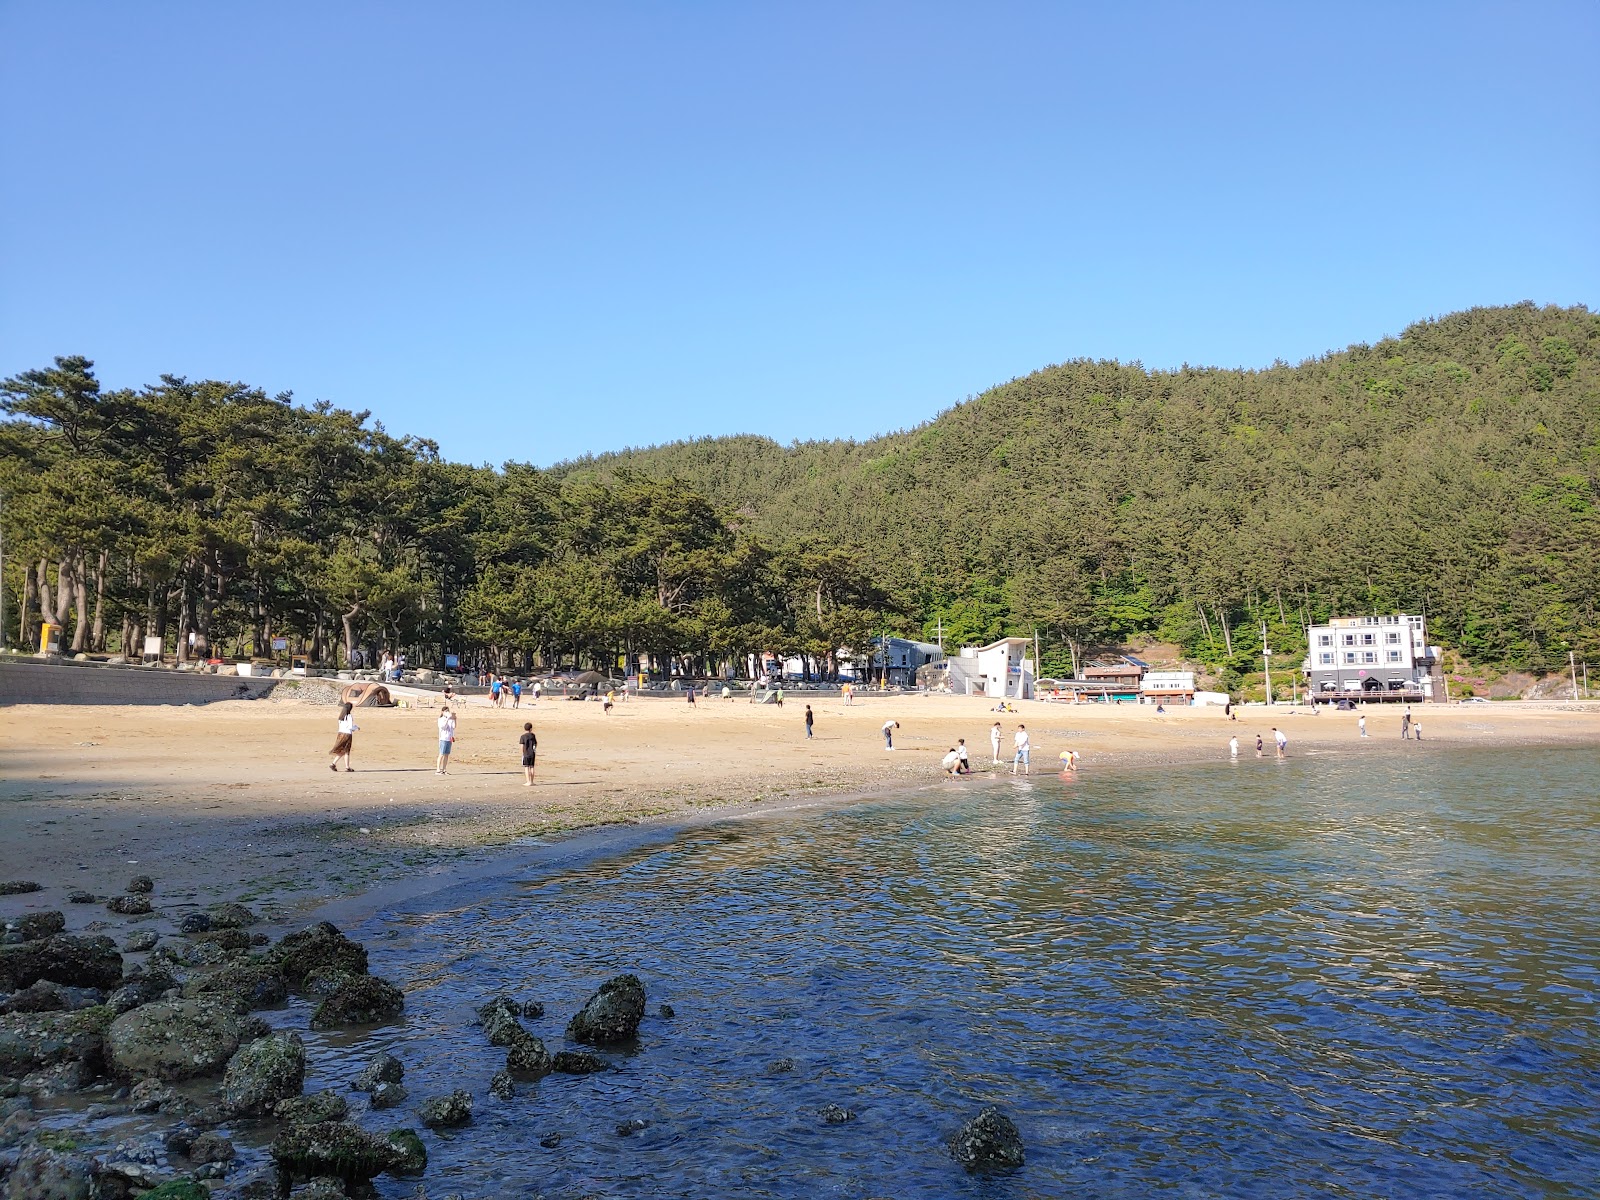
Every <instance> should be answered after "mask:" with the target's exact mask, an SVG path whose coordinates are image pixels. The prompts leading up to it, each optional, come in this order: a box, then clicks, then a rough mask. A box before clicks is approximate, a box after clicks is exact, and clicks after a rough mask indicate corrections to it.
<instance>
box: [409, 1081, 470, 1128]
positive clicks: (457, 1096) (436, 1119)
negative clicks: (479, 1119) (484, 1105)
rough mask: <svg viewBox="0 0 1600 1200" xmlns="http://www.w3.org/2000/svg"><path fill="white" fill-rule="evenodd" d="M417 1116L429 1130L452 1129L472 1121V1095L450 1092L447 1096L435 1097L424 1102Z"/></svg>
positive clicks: (418, 1109)
mask: <svg viewBox="0 0 1600 1200" xmlns="http://www.w3.org/2000/svg"><path fill="white" fill-rule="evenodd" d="M417 1115H418V1116H419V1117H421V1118H422V1123H423V1124H424V1125H426V1126H427V1127H428V1128H429V1129H454V1128H456V1127H457V1126H459V1125H465V1124H467V1123H468V1122H470V1121H471V1120H472V1093H471V1092H463V1091H459V1090H458V1091H454V1092H451V1093H450V1094H449V1095H448V1096H435V1097H434V1098H433V1099H431V1100H424V1101H423V1102H422V1103H421V1105H419V1106H418V1108H417Z"/></svg>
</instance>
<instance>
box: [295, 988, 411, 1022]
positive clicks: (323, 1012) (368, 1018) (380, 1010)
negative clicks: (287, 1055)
mask: <svg viewBox="0 0 1600 1200" xmlns="http://www.w3.org/2000/svg"><path fill="white" fill-rule="evenodd" d="M405 1006H406V997H405V993H404V992H402V991H401V990H400V989H399V988H397V987H395V985H394V984H392V983H390V982H389V981H388V980H387V979H379V978H378V977H377V976H376V975H346V976H345V977H344V978H343V979H342V980H340V982H339V983H338V985H337V986H336V987H335V988H334V990H333V992H332V994H331V995H329V996H328V998H327V999H325V1000H324V1001H323V1002H322V1003H321V1004H319V1005H317V1007H316V1011H314V1012H313V1013H312V1014H311V1028H313V1029H335V1028H337V1027H338V1026H340V1025H376V1024H377V1023H378V1022H380V1021H392V1020H394V1018H396V1017H398V1016H399V1015H400V1013H401V1011H402V1010H403V1009H404V1008H405Z"/></svg>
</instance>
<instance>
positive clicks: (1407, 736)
mask: <svg viewBox="0 0 1600 1200" xmlns="http://www.w3.org/2000/svg"><path fill="white" fill-rule="evenodd" d="M1400 740H1401V741H1403V742H1409V741H1410V740H1411V710H1410V709H1409V708H1408V709H1406V711H1405V714H1404V715H1403V716H1402V717H1401V718H1400Z"/></svg>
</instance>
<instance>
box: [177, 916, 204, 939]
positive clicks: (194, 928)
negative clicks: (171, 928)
mask: <svg viewBox="0 0 1600 1200" xmlns="http://www.w3.org/2000/svg"><path fill="white" fill-rule="evenodd" d="M210 928H211V918H210V917H208V916H207V915H206V914H205V913H202V912H192V913H184V914H183V916H182V917H181V918H180V919H179V921H178V932H179V933H181V934H184V935H185V936H188V935H189V934H194V933H205V932H206V931H207V930H209V929H210Z"/></svg>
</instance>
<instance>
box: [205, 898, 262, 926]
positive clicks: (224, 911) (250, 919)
mask: <svg viewBox="0 0 1600 1200" xmlns="http://www.w3.org/2000/svg"><path fill="white" fill-rule="evenodd" d="M210 916H211V928H213V929H245V928H248V927H249V926H251V925H254V924H255V923H256V922H257V921H259V920H260V919H261V918H260V917H258V916H256V914H255V913H254V912H253V911H252V910H251V909H249V908H246V907H245V906H244V905H243V904H237V903H235V902H233V901H229V902H228V903H227V904H217V905H214V906H213V907H212V908H211V910H210Z"/></svg>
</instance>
